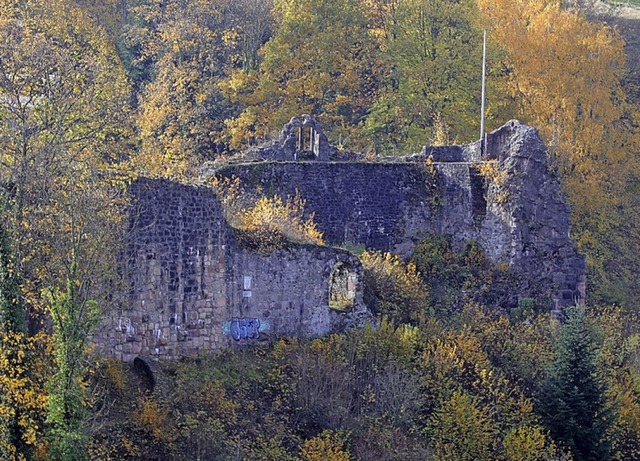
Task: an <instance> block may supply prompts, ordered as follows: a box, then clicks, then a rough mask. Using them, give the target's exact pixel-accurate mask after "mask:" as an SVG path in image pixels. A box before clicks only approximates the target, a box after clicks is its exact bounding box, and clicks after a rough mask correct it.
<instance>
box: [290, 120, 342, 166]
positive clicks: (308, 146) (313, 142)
mask: <svg viewBox="0 0 640 461" xmlns="http://www.w3.org/2000/svg"><path fill="white" fill-rule="evenodd" d="M278 143H279V145H280V147H281V148H282V160H305V159H309V160H319V161H322V162H327V161H329V154H330V153H331V152H332V151H333V147H332V146H331V145H330V144H329V140H328V139H327V137H326V135H325V134H324V132H323V131H322V126H320V124H319V123H318V122H316V121H315V120H314V119H313V118H312V117H311V116H310V115H306V114H305V115H301V116H300V117H292V118H291V120H289V123H287V124H286V125H285V126H284V128H283V129H282V132H281V133H280V138H279V139H278Z"/></svg>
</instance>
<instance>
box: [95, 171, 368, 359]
mask: <svg viewBox="0 0 640 461" xmlns="http://www.w3.org/2000/svg"><path fill="white" fill-rule="evenodd" d="M130 192H131V194H132V196H133V197H134V200H135V203H136V206H135V207H134V208H133V211H132V213H131V230H130V239H129V243H128V246H127V250H126V251H127V255H126V257H127V258H128V264H127V267H128V272H129V273H128V274H127V278H128V281H129V283H130V293H129V304H128V309H125V310H122V311H120V312H113V313H112V314H111V315H110V316H108V318H106V319H105V320H104V322H103V325H102V326H101V328H100V331H99V332H98V334H97V335H96V336H95V337H94V342H95V343H97V344H98V346H99V347H100V349H101V350H103V351H104V352H105V353H107V354H111V355H113V356H115V357H117V358H119V359H122V360H132V359H133V358H134V357H136V356H151V357H173V358H176V357H180V356H184V355H191V354H197V353H199V352H203V351H210V350H218V349H222V348H227V347H234V346H240V345H243V344H247V343H251V342H255V341H259V340H264V339H268V338H272V337H278V336H298V337H313V336H318V335H324V334H327V333H329V332H331V331H336V330H339V329H341V328H343V327H345V326H347V325H349V324H351V323H353V322H356V321H360V320H362V317H367V316H368V312H367V310H366V309H365V307H364V305H363V303H362V288H361V284H360V283H359V281H360V279H361V277H362V267H361V265H360V263H359V261H358V259H357V258H356V257H355V256H353V255H352V254H351V253H349V252H346V251H344V250H339V249H333V248H329V247H320V246H313V245H290V246H289V247H288V248H284V249H281V250H278V251H275V252H273V253H271V254H269V255H260V254H258V253H255V252H252V251H249V250H247V249H245V248H242V247H240V246H239V245H238V243H237V241H236V239H235V238H234V233H233V230H232V229H231V228H229V226H228V225H227V223H226V221H225V220H224V218H223V213H222V209H221V206H220V204H219V202H218V200H217V198H216V196H215V194H214V193H213V191H212V190H211V189H208V188H204V187H194V186H184V185H180V184H177V183H172V182H168V181H159V180H144V179H143V180H139V181H138V182H136V183H135V184H133V186H132V187H131V189H130ZM336 268H340V269H342V271H344V272H345V273H346V274H347V276H349V275H350V280H351V282H350V283H351V285H352V286H351V299H350V300H349V301H350V302H349V304H348V305H342V306H339V308H330V307H329V304H330V303H329V300H330V295H331V293H330V282H331V274H332V271H334V269H336Z"/></svg>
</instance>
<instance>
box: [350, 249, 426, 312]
mask: <svg viewBox="0 0 640 461" xmlns="http://www.w3.org/2000/svg"><path fill="white" fill-rule="evenodd" d="M360 259H361V260H362V264H363V266H364V269H365V280H366V282H365V286H366V287H367V291H366V292H365V302H366V303H367V304H368V305H369V306H371V308H372V309H374V311H375V312H377V313H379V314H382V315H388V316H390V317H391V318H392V319H393V320H395V321H397V322H400V323H404V322H417V321H421V320H424V319H425V318H426V317H427V316H428V314H429V295H428V289H427V287H426V286H425V284H424V282H423V281H422V278H421V277H420V273H419V272H418V270H417V268H416V266H415V264H414V263H412V262H409V263H405V262H404V261H403V260H402V258H400V257H399V256H396V255H393V254H391V253H381V252H375V251H374V252H365V253H363V254H362V255H361V256H360Z"/></svg>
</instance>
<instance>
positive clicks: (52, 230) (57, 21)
mask: <svg viewBox="0 0 640 461" xmlns="http://www.w3.org/2000/svg"><path fill="white" fill-rule="evenodd" d="M0 37H2V41H1V42H0V115H1V118H0V184H1V187H2V192H3V194H2V196H3V198H4V197H6V201H5V203H6V208H5V210H4V214H3V226H4V232H5V233H6V235H9V236H11V261H10V262H6V261H2V262H3V263H5V264H4V270H5V271H7V272H6V273H7V274H8V275H10V277H12V278H14V279H15V280H19V281H20V287H19V292H18V293H19V295H17V294H15V293H14V294H13V295H11V298H10V301H11V303H12V305H10V306H9V308H10V309H9V310H7V312H9V311H11V312H13V314H11V316H9V315H7V318H10V317H11V318H13V319H19V318H20V314H17V311H18V306H17V304H16V300H18V299H19V300H20V302H21V303H22V306H24V308H25V309H26V311H27V312H26V315H25V314H22V318H26V319H27V320H28V322H29V325H28V327H29V328H28V329H27V331H26V332H21V333H19V334H18V333H15V332H11V334H7V330H6V329H5V331H3V333H5V334H4V335H3V337H2V342H1V344H0V359H1V360H2V364H3V366H2V369H3V370H4V371H6V373H3V374H2V375H1V376H0V388H1V389H2V391H3V395H4V396H5V397H4V400H3V401H2V404H3V408H2V414H3V423H4V422H5V419H4V417H5V415H8V417H9V418H15V420H17V427H18V428H19V430H20V431H21V434H20V436H19V437H16V436H14V437H13V439H14V441H19V442H20V443H21V444H22V445H23V446H26V449H25V450H22V448H19V447H17V445H18V444H17V443H14V444H13V445H14V446H15V447H16V448H18V450H17V451H21V452H20V453H13V454H11V456H13V455H14V454H15V456H16V457H17V458H16V459H21V458H20V455H24V454H25V453H28V452H29V451H33V449H32V448H30V447H33V446H34V445H35V444H36V441H37V440H38V439H39V437H38V435H39V433H40V431H41V430H42V429H41V427H42V423H41V421H40V420H39V419H38V417H39V416H40V415H41V413H42V412H43V410H44V408H45V407H46V405H45V404H44V403H43V400H45V399H46V398H47V397H49V406H48V410H49V421H50V427H49V429H50V430H55V429H56V428H59V427H60V426H56V424H57V423H55V421H57V420H58V419H57V417H56V410H55V408H56V403H55V402H56V399H57V398H58V397H60V395H64V392H66V389H68V388H69V386H70V384H68V383H69V382H74V379H75V378H74V379H71V380H69V381H67V379H66V376H67V375H66V374H65V373H66V371H65V367H66V365H65V364H68V363H70V361H71V362H74V363H80V362H82V360H83V357H84V353H85V350H84V349H81V350H79V349H78V348H77V347H76V346H75V345H74V344H75V342H74V341H75V340H76V339H75V338H78V337H80V338H82V339H83V340H84V339H86V338H87V335H88V334H89V331H88V329H87V328H86V325H85V324H84V323H83V321H82V318H81V316H80V317H74V316H73V315H67V314H63V315H62V317H64V321H65V322H71V323H73V322H74V320H75V321H77V322H76V323H75V325H74V326H73V328H74V335H71V336H69V335H68V334H67V332H65V331H64V329H60V328H54V337H55V348H56V353H57V354H58V355H59V357H58V362H57V365H58V366H59V368H58V370H57V376H61V374H62V375H63V378H60V379H58V378H56V383H58V384H60V383H61V382H64V383H66V384H61V385H58V384H52V385H50V386H49V388H48V390H49V391H50V395H46V393H45V391H44V389H43V387H42V379H41V377H42V375H46V373H48V371H47V370H49V369H50V368H51V364H50V363H48V362H47V361H46V360H47V358H46V357H42V355H44V354H45V353H46V349H45V348H44V347H43V348H42V350H44V351H45V352H42V350H41V351H40V355H39V354H38V351H37V350H36V349H37V348H36V345H38V344H40V338H42V337H43V336H46V335H45V334H44V333H43V332H44V331H45V329H44V324H45V319H46V317H47V315H49V314H53V317H55V314H56V313H57V312H58V310H56V306H58V305H65V306H66V305H67V301H66V300H62V297H56V298H55V302H52V299H47V297H46V296H43V295H42V294H43V292H45V291H49V292H50V293H64V292H65V291H66V290H67V288H68V286H69V285H71V286H72V287H73V289H74V294H73V296H72V300H71V301H69V302H70V303H72V304H74V305H84V304H83V303H85V301H88V300H90V299H96V300H100V301H103V302H102V303H101V306H104V305H106V300H107V299H108V298H109V296H110V294H111V293H110V291H111V288H113V282H114V280H116V279H117V277H116V266H115V258H116V255H117V244H118V241H119V240H120V237H119V235H120V234H119V232H118V229H119V228H121V226H120V218H121V217H122V215H121V213H120V211H121V210H120V208H119V205H120V204H121V202H122V200H121V198H120V194H118V187H119V186H121V184H118V185H116V183H117V180H118V178H119V177H121V176H120V174H119V173H118V174H116V172H118V171H119V167H118V164H119V162H121V161H122V160H123V158H124V154H123V149H124V146H125V144H126V142H127V137H128V123H127V122H128V119H127V104H128V96H129V88H128V85H127V82H126V79H125V76H124V72H123V70H122V66H121V65H120V62H119V59H118V57H117V54H116V52H115V48H114V46H113V45H112V44H111V43H110V41H109V39H108V37H107V35H106V34H105V32H104V30H103V29H102V28H101V27H99V26H98V25H97V24H96V23H95V22H93V21H92V19H91V18H90V17H89V16H87V15H86V13H85V12H84V11H83V10H82V9H80V8H78V7H77V6H76V5H75V4H74V3H73V2H71V1H68V0H53V1H44V0H26V1H24V2H3V3H2V8H1V9H0ZM6 254H7V253H5V255H6ZM5 281H7V282H9V287H12V286H13V287H15V281H14V282H11V280H10V278H5ZM7 294H8V293H7ZM49 308H50V309H49ZM60 318H61V317H60ZM60 318H58V320H60ZM10 323H13V324H14V325H17V320H12V322H10ZM54 324H55V321H54ZM27 333H28V334H29V336H27ZM34 333H35V334H34ZM69 350H73V351H74V352H75V353H76V354H75V355H73V354H72V355H73V357H72V358H71V359H69V360H67V361H66V362H65V360H62V359H60V354H62V355H65V354H67V352H68V351H69ZM85 370H86V369H85V368H83V367H79V368H78V369H77V370H76V371H75V372H74V373H76V374H75V375H73V376H79V375H80V374H81V373H82V372H83V371H85ZM69 376H71V375H69ZM60 389H63V390H62V391H60V392H62V394H56V392H57V391H58V390H60ZM80 404H81V405H85V404H86V402H84V401H82V402H81V403H80ZM65 408H68V407H65ZM64 411H65V413H64V418H67V417H69V416H68V415H67V413H66V409H65V410H64ZM38 426H40V428H39V427H38ZM3 429H5V427H3ZM4 433H5V434H6V431H4ZM16 434H17V433H16ZM3 442H5V440H3ZM9 445H10V444H9ZM11 449H12V448H11V446H9V447H8V450H11ZM14 451H16V450H14ZM54 451H55V449H54ZM56 456H57V455H56ZM8 459H13V458H12V457H8Z"/></svg>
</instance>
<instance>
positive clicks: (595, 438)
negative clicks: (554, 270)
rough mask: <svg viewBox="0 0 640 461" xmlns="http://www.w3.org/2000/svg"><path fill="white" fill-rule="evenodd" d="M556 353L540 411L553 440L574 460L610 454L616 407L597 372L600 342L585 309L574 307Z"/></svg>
mask: <svg viewBox="0 0 640 461" xmlns="http://www.w3.org/2000/svg"><path fill="white" fill-rule="evenodd" d="M566 315H567V317H566V323H565V324H564V325H563V326H562V328H561V330H560V334H559V337H558V343H557V346H556V356H555V359H554V360H553V362H552V363H551V366H550V367H549V370H548V373H547V377H546V379H545V380H544V381H543V383H542V385H541V388H540V395H539V399H538V411H539V413H540V415H541V416H542V420H543V423H544V425H545V426H546V427H547V429H548V430H549V432H550V433H551V436H552V438H553V439H554V440H555V441H556V443H558V444H559V445H561V446H563V447H564V448H568V449H570V450H571V452H572V453H573V457H574V460H575V461H605V460H608V459H610V458H611V443H610V440H609V438H608V430H609V428H610V426H611V424H612V422H613V410H612V408H611V407H610V406H608V405H607V402H606V396H605V393H606V390H607V387H606V385H605V383H604V382H603V381H602V380H601V378H600V377H599V374H598V369H597V363H596V359H597V357H596V344H595V342H594V338H593V333H592V331H591V330H590V328H589V325H588V322H587V319H586V314H585V311H584V308H583V307H574V308H569V309H567V311H566Z"/></svg>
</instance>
